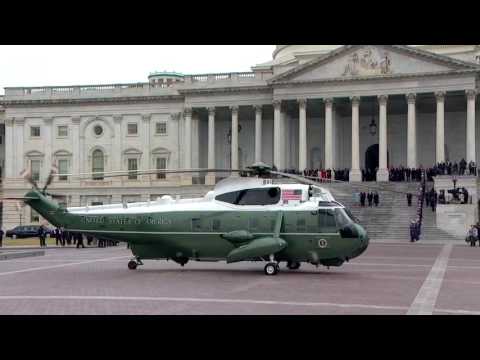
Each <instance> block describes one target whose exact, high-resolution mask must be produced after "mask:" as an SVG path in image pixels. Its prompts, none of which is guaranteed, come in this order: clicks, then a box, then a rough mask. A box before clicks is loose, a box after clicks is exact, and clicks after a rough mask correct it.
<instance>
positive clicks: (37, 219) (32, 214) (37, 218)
mask: <svg viewBox="0 0 480 360" xmlns="http://www.w3.org/2000/svg"><path fill="white" fill-rule="evenodd" d="M31 210H32V211H31V212H30V222H37V223H38V222H40V215H39V214H38V213H37V212H36V211H35V210H33V209H31Z"/></svg>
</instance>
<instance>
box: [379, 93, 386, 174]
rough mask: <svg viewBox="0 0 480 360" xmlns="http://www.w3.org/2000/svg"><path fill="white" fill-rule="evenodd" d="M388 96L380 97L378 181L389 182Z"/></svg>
mask: <svg viewBox="0 0 480 360" xmlns="http://www.w3.org/2000/svg"><path fill="white" fill-rule="evenodd" d="M387 102H388V96H387V95H380V96H379V97H378V104H379V106H380V110H379V118H380V119H379V127H378V132H379V134H378V138H379V146H378V171H377V181H388V164H387V162H388V161H387V157H388V146H387V141H388V139H387Z"/></svg>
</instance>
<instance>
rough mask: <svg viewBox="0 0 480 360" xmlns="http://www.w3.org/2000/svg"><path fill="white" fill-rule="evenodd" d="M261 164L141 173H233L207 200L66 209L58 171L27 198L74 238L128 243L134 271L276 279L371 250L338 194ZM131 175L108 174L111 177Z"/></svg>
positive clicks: (28, 176)
mask: <svg viewBox="0 0 480 360" xmlns="http://www.w3.org/2000/svg"><path fill="white" fill-rule="evenodd" d="M273 169H274V168H272V167H270V166H269V165H266V164H264V163H255V164H253V165H252V166H250V167H247V168H246V169H245V170H232V169H228V170H226V169H190V170H167V169H164V170H143V171H142V170H139V171H136V173H139V174H140V173H141V174H156V173H158V172H164V173H185V172H199V171H212V172H231V173H235V172H237V173H240V174H241V175H242V176H238V175H237V176H230V177H228V178H225V179H223V180H220V181H219V182H218V183H217V184H216V186H215V187H214V189H213V190H212V191H209V192H207V193H206V194H205V196H203V197H201V198H190V199H174V198H172V196H169V195H164V196H162V197H161V198H157V200H155V201H148V202H138V203H129V204H126V203H122V204H110V205H98V206H85V207H64V206H62V205H59V204H58V203H56V202H55V201H53V200H51V199H49V197H48V196H49V195H51V194H49V193H47V191H46V190H47V187H48V186H49V185H50V184H51V182H52V181H53V178H54V177H55V176H65V175H67V176H68V175H70V176H73V174H58V173H57V171H56V169H55V168H52V170H51V172H50V174H49V176H48V179H47V181H46V184H45V186H44V187H43V189H40V188H39V187H38V185H37V183H36V182H35V181H34V180H33V179H32V176H31V174H29V173H28V172H24V173H23V176H24V177H25V179H27V180H28V181H29V182H30V183H31V184H32V186H33V188H32V189H31V190H30V191H28V192H27V193H26V194H25V196H23V197H18V198H12V197H11V198H4V199H5V200H21V201H23V202H24V203H25V204H26V205H28V206H30V207H32V208H33V209H34V210H35V211H37V212H38V213H39V214H40V215H42V216H43V217H44V218H45V219H46V220H47V221H48V222H50V223H51V224H53V225H54V226H56V227H60V228H63V229H65V230H66V231H71V232H80V233H82V234H85V235H91V236H94V237H96V238H97V239H101V240H113V241H120V242H126V243H128V244H129V248H130V249H131V251H132V254H133V258H132V259H131V260H130V261H129V262H128V268H129V269H131V270H135V269H137V267H138V266H139V265H144V263H143V260H173V261H175V262H177V263H178V264H180V265H181V266H184V265H185V264H187V263H188V262H189V261H191V260H194V261H223V260H226V263H227V264H230V263H236V262H240V261H259V262H264V263H266V264H265V267H264V273H265V275H269V276H271V275H276V274H277V273H278V272H279V270H280V266H279V264H280V263H281V262H286V264H287V268H288V269H289V270H297V269H299V268H300V266H301V264H302V263H309V264H312V265H315V266H317V267H318V266H319V265H323V266H327V267H330V266H341V265H342V264H343V263H344V262H345V261H347V262H348V261H349V260H350V259H353V258H355V257H358V256H360V255H361V254H362V253H363V252H365V250H366V249H367V247H368V244H369V238H368V235H367V232H366V231H365V229H364V228H363V227H362V226H361V225H360V224H359V223H358V221H357V220H356V219H355V217H354V216H353V215H352V214H351V212H350V211H349V210H348V209H347V208H346V207H345V206H344V205H342V204H341V203H340V202H337V201H335V199H334V197H333V196H332V194H331V193H330V192H329V191H328V190H326V189H325V188H322V187H320V186H318V183H317V182H315V181H312V180H310V179H308V178H306V177H303V176H299V175H293V174H287V173H283V172H279V171H276V170H273ZM129 173H130V172H124V171H115V172H110V173H103V174H102V175H103V176H104V177H115V176H127V175H128V174H129ZM279 176H280V177H287V178H291V179H293V180H295V183H293V184H292V183H276V182H274V181H273V178H272V177H279Z"/></svg>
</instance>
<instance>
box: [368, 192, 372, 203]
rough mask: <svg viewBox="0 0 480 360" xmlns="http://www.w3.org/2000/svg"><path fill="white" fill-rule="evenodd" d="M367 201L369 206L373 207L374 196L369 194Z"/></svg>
mask: <svg viewBox="0 0 480 360" xmlns="http://www.w3.org/2000/svg"><path fill="white" fill-rule="evenodd" d="M367 199H368V206H372V201H373V194H372V193H371V192H369V193H368V195H367Z"/></svg>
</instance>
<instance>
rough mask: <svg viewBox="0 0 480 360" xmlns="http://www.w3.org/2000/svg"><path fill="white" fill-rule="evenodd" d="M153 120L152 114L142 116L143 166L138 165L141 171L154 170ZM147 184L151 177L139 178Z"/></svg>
mask: <svg viewBox="0 0 480 360" xmlns="http://www.w3.org/2000/svg"><path fill="white" fill-rule="evenodd" d="M151 119H152V116H151V114H143V115H142V123H143V126H142V139H143V141H142V164H141V165H140V164H138V165H139V167H140V169H141V170H150V169H152V168H153V166H152V164H151V163H150V151H151V149H150V130H151V128H150V120H151ZM139 178H142V179H143V181H145V182H147V183H148V182H150V180H151V175H142V176H139Z"/></svg>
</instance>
